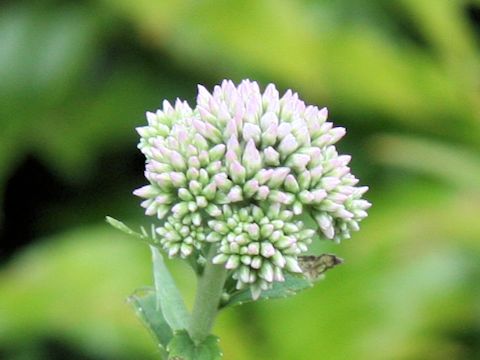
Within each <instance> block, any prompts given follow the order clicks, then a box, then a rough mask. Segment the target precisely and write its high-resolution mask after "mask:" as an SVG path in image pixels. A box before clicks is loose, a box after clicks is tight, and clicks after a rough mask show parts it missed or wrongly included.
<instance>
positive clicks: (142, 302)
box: [128, 288, 173, 358]
mask: <svg viewBox="0 0 480 360" xmlns="http://www.w3.org/2000/svg"><path fill="white" fill-rule="evenodd" d="M128 302H129V303H130V304H132V306H133V307H134V309H135V311H136V313H137V316H138V317H139V318H140V319H141V320H142V322H143V323H144V324H145V326H146V327H147V328H148V329H149V330H150V332H151V333H152V335H153V336H154V337H155V339H156V340H157V342H158V344H159V345H160V351H161V353H162V355H163V357H164V358H167V345H168V343H169V342H170V340H172V337H173V333H172V329H171V328H170V326H169V325H168V324H167V322H166V320H165V318H164V316H163V314H162V312H161V310H160V309H157V300H156V295H155V290H154V289H151V288H146V289H139V290H136V291H135V293H133V294H132V295H131V296H130V297H129V298H128Z"/></svg>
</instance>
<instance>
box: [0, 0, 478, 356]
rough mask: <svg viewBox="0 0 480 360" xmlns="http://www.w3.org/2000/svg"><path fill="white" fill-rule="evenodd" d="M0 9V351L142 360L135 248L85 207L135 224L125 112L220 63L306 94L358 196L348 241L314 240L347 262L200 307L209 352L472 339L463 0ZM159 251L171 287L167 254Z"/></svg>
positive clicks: (470, 105) (309, 350)
mask: <svg viewBox="0 0 480 360" xmlns="http://www.w3.org/2000/svg"><path fill="white" fill-rule="evenodd" d="M0 9H1V11H0V129H1V130H0V189H1V190H2V191H1V195H0V202H1V203H2V204H4V205H3V206H2V208H3V210H4V214H3V215H4V221H3V225H4V229H7V230H8V231H7V230H4V231H3V232H2V242H3V243H4V244H5V247H4V246H2V249H4V248H5V249H7V248H9V247H13V245H12V244H15V243H16V242H26V241H27V240H28V241H29V244H28V245H27V246H24V247H23V248H21V249H17V251H15V252H14V253H12V254H11V256H10V257H9V258H8V259H7V258H5V260H4V261H3V263H2V265H1V268H0V294H1V296H0V357H2V356H3V357H5V358H7V359H47V358H48V359H53V358H55V356H57V358H62V357H61V356H62V355H60V354H61V353H62V351H63V352H65V351H68V353H69V354H70V355H69V358H79V359H132V358H142V359H149V358H152V359H154V358H156V356H157V350H156V349H155V346H154V343H153V341H151V339H150V337H149V334H148V333H147V332H146V331H144V329H142V327H141V324H140V323H139V322H138V321H137V320H136V319H135V316H134V314H133V311H131V309H129V307H128V305H127V304H126V302H125V298H126V297H127V296H128V295H130V293H131V292H132V291H133V290H134V289H135V288H136V287H141V286H143V285H150V284H151V283H152V279H151V274H150V259H149V256H148V249H147V248H146V246H144V245H143V244H141V243H137V242H135V240H133V239H127V238H125V237H123V236H119V234H118V233H116V232H115V231H113V230H109V229H108V228H107V227H106V225H101V224H100V223H101V222H102V219H103V216H104V215H107V214H111V215H114V216H115V217H120V218H122V217H123V218H126V219H129V223H130V224H135V223H138V224H146V222H147V220H145V219H144V218H142V217H141V213H142V212H141V209H140V208H139V207H138V204H137V201H136V200H135V199H133V197H132V196H131V195H130V191H131V190H132V189H133V188H134V187H135V186H139V185H141V184H142V183H143V180H142V164H141V158H140V157H136V156H137V155H136V154H137V152H136V149H135V143H136V135H135V133H134V132H133V128H134V127H135V126H138V125H141V124H143V123H144V119H143V112H144V111H145V110H146V109H155V107H156V106H158V104H159V103H160V101H161V100H162V99H164V98H167V99H171V100H172V99H174V98H175V97H177V96H179V97H182V98H185V99H187V100H189V101H190V100H192V99H193V98H194V95H195V88H194V85H195V84H196V83H203V84H206V85H209V86H211V85H212V84H215V83H217V82H218V81H220V80H221V79H223V78H232V79H234V80H237V81H238V80H240V79H242V78H251V79H257V80H259V81H260V82H261V83H262V84H263V85H265V84H266V83H267V82H270V81H271V82H275V83H276V84H278V85H279V87H280V88H283V89H285V88H288V87H291V88H293V89H295V90H297V91H299V92H300V94H301V96H302V97H303V98H304V99H306V100H307V101H308V102H310V103H315V104H318V105H327V106H328V107H329V109H330V113H331V118H332V119H333V121H335V122H336V123H338V124H340V125H343V126H346V127H347V129H348V130H349V133H348V135H347V137H346V138H345V140H344V141H343V143H341V144H340V150H342V151H345V152H348V153H351V154H352V155H353V163H352V166H353V170H354V172H355V173H357V174H358V175H359V177H360V179H362V181H363V183H365V184H368V185H370V187H371V191H370V193H369V200H371V201H372V202H373V204H374V207H373V208H372V209H371V211H370V217H369V218H368V219H367V220H366V221H365V222H364V224H363V228H362V230H361V231H360V232H359V233H358V234H355V236H354V237H353V239H352V240H351V241H347V242H344V243H343V244H341V245H340V246H334V245H332V244H328V243H319V244H317V245H316V247H315V248H314V249H313V251H314V252H317V253H319V252H327V251H332V252H335V253H337V254H338V255H340V256H341V257H343V258H344V259H345V260H346V263H345V265H344V266H342V267H340V268H338V269H335V270H334V271H332V272H330V273H329V274H328V275H327V279H326V281H323V282H322V283H320V284H319V285H318V286H316V287H315V288H314V289H312V290H309V291H306V292H304V293H301V294H300V295H298V296H296V297H293V298H289V299H285V300H278V301H271V302H265V303H258V304H248V305H244V306H242V307H237V308H234V309H233V310H228V311H227V312H225V313H224V314H222V315H221V316H220V318H219V323H218V326H217V327H216V329H215V333H216V334H217V335H219V336H220V337H221V339H222V347H223V349H224V350H225V358H226V359H232V360H235V359H239V360H240V359H295V358H298V359H316V358H321V357H323V358H328V359H369V360H372V359H373V360H374V359H379V360H380V359H475V358H479V357H480V305H479V304H480V285H479V284H480V266H479V264H480V241H479V239H480V223H479V222H478V219H477V218H478V214H480V186H479V184H480V91H479V89H480V80H479V79H480V57H479V51H480V49H479V46H480V2H479V1H460V0H454V1H452V0H430V1H429V0H416V1H414V0H399V1H392V2H387V1H380V0H375V1H368V0H359V1H355V2H352V1H346V0H336V1H332V0H321V1H312V0H303V1H278V0H277V1H274V0H256V1H254V0H250V1H198V2H197V1H187V0H176V1H154V0H141V1H135V2H133V1H127V0H115V1H112V0H97V1H81V2H69V1H43V2H42V3H38V2H33V1H31V2H28V1H20V2H6V3H4V4H2V5H0ZM30 158H33V159H35V161H36V162H38V163H41V164H42V166H43V167H44V168H45V169H46V170H45V171H46V172H47V173H48V174H51V176H52V178H55V179H58V180H57V182H58V183H59V184H60V185H59V186H60V187H61V188H62V189H63V190H62V191H63V192H62V191H56V190H57V189H56V188H55V187H54V186H47V187H46V188H44V187H42V186H41V185H42V183H40V184H39V183H36V182H35V181H34V180H33V179H34V177H32V178H31V179H32V180H31V181H29V179H28V176H30V175H31V176H34V174H33V173H32V174H30V173H29V172H28V171H29V170H31V171H32V172H33V171H34V169H29V168H28V166H27V168H26V169H25V171H26V176H27V179H19V176H18V173H19V169H21V168H22V167H25V166H26V165H25V164H30V163H29V162H28V161H27V160H26V159H30ZM132 159H133V160H132ZM138 159H140V160H138ZM26 161H27V162H26ZM22 174H23V173H22ZM12 179H13V180H12ZM20 181H21V183H22V184H25V185H24V186H22V188H19V186H15V184H16V183H18V182H20ZM47 181H48V179H47ZM65 188H66V189H69V190H68V191H67V192H65ZM44 189H48V190H50V192H48V193H43V192H44ZM38 193H41V194H43V196H42V197H41V198H40V200H41V201H42V202H41V204H40V205H41V207H40V208H38V211H36V212H34V213H33V214H31V216H32V220H31V221H30V222H29V223H28V225H29V226H32V230H31V232H30V233H31V234H33V235H32V239H27V240H26V239H24V238H22V234H25V233H24V232H22V231H21V229H18V231H17V229H16V228H15V226H16V224H15V223H14V221H16V220H19V219H20V220H21V218H12V216H11V215H10V212H12V211H14V212H18V213H20V214H22V212H24V213H28V211H29V208H31V207H32V205H31V201H33V200H32V199H38ZM14 197H15V198H14ZM2 199H3V200H4V201H3V202H2ZM21 224H23V223H21ZM0 226H1V225H0ZM18 226H21V225H18ZM169 265H171V266H172V268H173V269H174V274H175V276H176V278H177V280H178V281H179V282H180V284H181V285H182V289H183V290H184V291H185V294H186V295H187V298H188V299H190V300H191V295H192V291H193V289H192V284H191V281H192V279H193V278H192V276H191V274H190V273H189V271H188V269H186V268H184V267H182V266H181V265H180V264H176V263H171V264H169ZM52 344H53V345H52ZM75 356H76V357H75Z"/></svg>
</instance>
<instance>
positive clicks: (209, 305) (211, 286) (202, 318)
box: [190, 245, 228, 342]
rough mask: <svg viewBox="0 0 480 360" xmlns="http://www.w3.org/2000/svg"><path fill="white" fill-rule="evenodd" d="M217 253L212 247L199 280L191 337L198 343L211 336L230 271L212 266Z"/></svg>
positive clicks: (221, 266) (214, 247)
mask: <svg viewBox="0 0 480 360" xmlns="http://www.w3.org/2000/svg"><path fill="white" fill-rule="evenodd" d="M216 251H217V247H216V246H215V245H212V246H211V249H210V251H209V256H208V259H207V264H206V265H205V269H204V270H203V274H202V275H201V276H199V278H198V283H197V294H196V296H195V303H194V305H193V311H192V321H191V323H190V336H191V337H192V339H193V340H195V341H196V342H201V341H203V340H204V339H205V338H206V337H207V336H208V335H209V334H210V330H211V329H212V326H213V323H214V320H215V316H216V315H217V312H218V306H219V303H220V298H221V296H222V292H223V286H224V284H225V280H226V278H227V272H228V270H227V269H225V267H224V266H223V265H215V264H212V259H213V257H214V256H215V255H216Z"/></svg>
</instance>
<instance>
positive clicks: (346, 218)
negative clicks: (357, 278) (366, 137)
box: [108, 80, 370, 360]
mask: <svg viewBox="0 0 480 360" xmlns="http://www.w3.org/2000/svg"><path fill="white" fill-rule="evenodd" d="M147 120H148V125H147V126H143V127H139V128H137V131H138V133H139V134H140V136H141V139H140V143H139V149H140V150H141V151H142V153H143V154H144V155H145V157H146V170H145V177H146V179H147V180H148V184H147V185H145V186H143V187H141V188H139V189H137V190H135V191H134V194H135V195H137V196H139V197H141V198H142V199H143V201H142V203H141V205H142V207H144V208H145V213H146V215H148V216H151V217H152V223H153V225H152V229H151V232H147V231H145V230H144V229H142V233H138V234H137V233H135V232H133V231H132V230H130V229H129V228H127V227H126V226H125V225H123V224H122V223H120V222H118V221H117V220H114V219H112V218H108V220H109V222H110V223H111V224H112V225H114V226H116V227H117V228H120V229H121V230H124V231H126V232H127V233H129V234H132V235H136V236H138V237H141V238H142V239H144V240H146V241H148V242H149V243H150V246H151V249H152V253H153V260H154V275H155V276H154V278H155V289H153V290H144V291H143V292H137V293H136V294H134V295H133V296H132V297H131V298H130V300H131V302H132V303H133V304H134V306H135V308H136V309H137V312H138V314H139V315H140V316H141V318H142V319H143V320H144V321H145V323H146V324H147V326H148V327H149V328H150V330H151V331H152V332H153V334H154V335H155V336H156V338H157V340H158V342H159V345H160V348H161V351H162V353H163V355H164V356H165V357H168V358H175V359H186V360H187V359H216V358H219V357H220V356H221V355H220V351H219V349H218V346H217V341H216V338H215V337H213V336H212V335H210V330H211V328H212V325H213V321H214V319H215V315H216V314H217V312H218V311H219V310H220V309H222V308H225V307H227V306H230V305H235V304H240V303H243V302H246V301H254V300H258V299H263V298H278V297H285V296H289V295H292V294H294V293H296V292H298V291H300V290H302V289H305V288H308V287H310V286H312V283H313V282H314V281H315V280H316V279H317V278H318V277H319V275H321V274H322V273H323V272H324V271H325V270H326V269H328V268H330V267H332V266H334V265H336V264H338V263H339V262H340V259H338V258H336V257H335V256H333V255H328V254H323V255H320V256H315V255H308V256H306V254H307V253H308V248H309V245H310V244H311V242H312V241H313V240H314V239H315V238H318V237H319V238H320V239H330V240H333V241H335V242H339V241H340V240H342V239H346V238H350V235H351V232H352V231H357V230H358V229H359V222H360V221H361V220H362V219H364V218H365V217H366V216H367V212H366V210H367V209H368V208H369V207H370V203H369V202H368V201H366V200H364V199H362V195H363V194H364V193H365V192H366V190H367V189H368V188H367V187H365V186H362V187H358V186H356V185H357V183H358V180H357V179H356V178H355V176H353V175H352V174H351V173H350V168H349V167H348V163H349V162H350V156H348V155H339V154H338V153H337V151H336V149H335V146H334V144H335V143H336V142H337V141H338V140H339V139H340V138H341V137H342V136H343V135H344V134H345V129H344V128H342V127H333V124H332V123H331V122H328V121H327V109H326V108H323V109H319V108H317V107H316V106H307V105H305V103H304V102H303V101H301V100H300V99H299V98H298V95H297V94H296V93H294V92H292V91H291V90H288V91H287V92H286V93H285V94H284V95H283V96H281V97H280V95H279V92H278V91H277V89H276V88H275V86H274V85H273V84H270V85H268V86H267V87H266V89H265V91H264V92H263V93H262V92H261V91H260V88H259V86H258V84H257V83H256V82H252V81H249V80H244V81H242V83H241V84H240V85H238V86H235V85H234V84H233V83H232V82H231V81H228V80H225V81H223V82H222V84H221V85H219V86H215V88H214V90H213V93H209V92H208V90H207V89H205V88H204V87H203V86H199V93H198V97H197V105H196V106H195V107H194V108H191V107H190V106H189V105H188V104H187V103H186V102H185V101H181V100H178V99H177V101H176V102H175V104H174V105H171V104H170V103H169V102H168V101H164V103H163V108H162V109H160V110H157V111H156V112H155V113H152V112H147ZM308 217H310V218H312V219H313V220H315V221H314V222H309V223H314V224H316V226H315V227H313V228H309V227H308V226H306V225H305V223H304V220H305V219H306V218H308ZM161 251H163V252H164V253H165V254H167V256H168V257H170V258H180V259H184V260H186V261H188V263H189V264H190V265H191V266H192V268H193V269H194V271H195V273H196V274H197V276H198V285H197V292H196V298H195V303H194V306H193V310H192V312H191V313H190V312H188V311H187V310H186V308H185V306H184V303H183V300H182V298H181V296H180V294H179V292H178V290H177V288H176V286H175V283H174V282H173V280H172V278H171V276H170V274H169V272H168V270H167V268H166V267H165V265H164V263H163V258H162V255H161ZM175 356H176V357H175Z"/></svg>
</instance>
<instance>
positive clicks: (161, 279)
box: [150, 246, 190, 330]
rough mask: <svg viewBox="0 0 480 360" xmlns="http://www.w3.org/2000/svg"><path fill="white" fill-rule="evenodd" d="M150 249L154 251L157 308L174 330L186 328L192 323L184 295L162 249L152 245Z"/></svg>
mask: <svg viewBox="0 0 480 360" xmlns="http://www.w3.org/2000/svg"><path fill="white" fill-rule="evenodd" d="M150 250H151V251H152V260H153V276H154V280H155V293H156V295H157V308H158V309H161V311H162V313H163V316H164V317H165V320H166V321H167V323H168V325H170V327H171V328H172V330H181V329H186V328H187V327H188V325H189V324H190V314H189V313H188V310H187V307H186V306H185V303H184V302H183V298H182V295H181V294H180V291H179V290H178V288H177V286H176V284H175V281H174V280H173V278H172V275H171V274H170V271H169V270H168V269H167V267H166V265H165V262H164V261H163V256H162V254H160V251H159V250H158V249H157V248H156V247H155V246H150Z"/></svg>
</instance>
